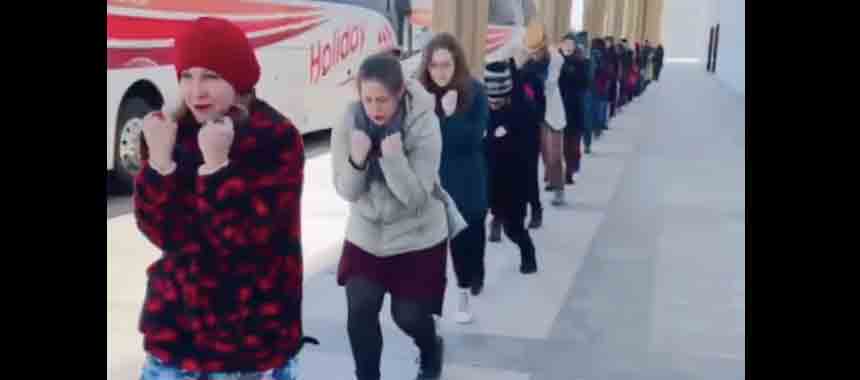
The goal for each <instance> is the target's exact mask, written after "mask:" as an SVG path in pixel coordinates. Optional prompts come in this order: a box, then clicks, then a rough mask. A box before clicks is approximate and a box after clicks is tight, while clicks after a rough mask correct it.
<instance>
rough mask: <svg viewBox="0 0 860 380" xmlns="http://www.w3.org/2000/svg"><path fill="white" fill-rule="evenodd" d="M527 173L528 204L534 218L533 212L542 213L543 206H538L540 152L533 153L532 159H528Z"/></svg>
mask: <svg viewBox="0 0 860 380" xmlns="http://www.w3.org/2000/svg"><path fill="white" fill-rule="evenodd" d="M529 159H530V162H529V163H528V165H529V173H528V179H527V181H528V203H529V204H530V205H531V210H532V213H531V215H532V216H534V214H535V210H538V212H541V211H543V206H541V204H540V184H541V181H540V152H535V154H534V156H533V157H531V156H530V157H529Z"/></svg>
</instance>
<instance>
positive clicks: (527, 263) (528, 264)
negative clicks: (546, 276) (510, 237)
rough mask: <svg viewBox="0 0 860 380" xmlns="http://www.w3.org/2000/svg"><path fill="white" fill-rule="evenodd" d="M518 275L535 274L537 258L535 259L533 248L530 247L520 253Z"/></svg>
mask: <svg viewBox="0 0 860 380" xmlns="http://www.w3.org/2000/svg"><path fill="white" fill-rule="evenodd" d="M520 255H521V256H520V260H521V264H520V273H522V274H531V273H535V272H537V258H536V257H535V251H534V247H533V246H530V247H529V248H526V249H525V250H524V251H522V252H520Z"/></svg>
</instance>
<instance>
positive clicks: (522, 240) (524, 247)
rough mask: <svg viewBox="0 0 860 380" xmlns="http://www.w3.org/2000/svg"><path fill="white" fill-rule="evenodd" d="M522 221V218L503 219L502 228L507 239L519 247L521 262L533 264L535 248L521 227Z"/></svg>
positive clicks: (527, 232)
mask: <svg viewBox="0 0 860 380" xmlns="http://www.w3.org/2000/svg"><path fill="white" fill-rule="evenodd" d="M524 219H525V218H524V217H521V218H515V217H512V218H509V219H505V220H504V221H503V223H504V224H502V228H503V229H504V231H505V235H508V238H509V239H511V241H512V242H514V243H515V244H516V245H517V246H518V247H520V259H521V260H522V262H523V263H528V262H535V260H536V258H535V246H534V243H532V238H531V236H529V231H528V230H527V229H525V227H524V226H523V224H524V222H525V221H524Z"/></svg>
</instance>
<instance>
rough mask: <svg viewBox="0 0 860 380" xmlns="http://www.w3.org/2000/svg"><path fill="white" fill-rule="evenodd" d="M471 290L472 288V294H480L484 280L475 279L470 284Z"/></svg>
mask: <svg viewBox="0 0 860 380" xmlns="http://www.w3.org/2000/svg"><path fill="white" fill-rule="evenodd" d="M471 290H472V295H473V296H477V295H478V294H481V291H482V290H484V282H483V281H475V282H474V283H473V284H472V289H471Z"/></svg>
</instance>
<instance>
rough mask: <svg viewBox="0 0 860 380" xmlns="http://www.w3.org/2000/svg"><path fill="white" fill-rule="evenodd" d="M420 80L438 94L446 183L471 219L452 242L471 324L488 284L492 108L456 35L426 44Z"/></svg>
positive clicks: (463, 316) (459, 316)
mask: <svg viewBox="0 0 860 380" xmlns="http://www.w3.org/2000/svg"><path fill="white" fill-rule="evenodd" d="M418 80H419V81H420V82H421V84H423V85H424V88H426V89H427V90H428V91H429V92H430V93H431V94H433V96H435V98H436V109H435V111H436V116H437V117H438V118H439V121H440V122H439V124H440V127H441V129H442V161H441V165H440V169H439V176H440V178H441V179H442V187H443V188H445V190H446V191H448V193H449V194H450V195H451V197H452V198H453V199H454V202H455V203H456V204H457V208H458V209H459V210H460V212H461V213H462V214H463V216H464V218H465V219H466V222H467V223H468V227H466V229H465V230H463V231H462V232H461V233H460V234H459V235H457V237H455V238H454V239H452V240H451V258H452V259H453V262H454V273H455V275H456V277H457V287H458V289H459V294H458V297H459V298H458V303H457V312H456V313H455V314H454V320H455V321H456V322H458V323H469V322H471V321H472V318H473V316H472V311H471V308H470V307H469V294H470V293H471V294H472V295H474V296H477V295H478V294H480V293H481V289H483V287H484V250H485V247H486V243H487V240H486V238H487V237H486V227H485V226H484V223H485V220H486V218H487V207H488V204H487V203H488V201H487V196H488V195H487V163H486V161H485V155H484V153H485V152H484V140H483V139H484V133H485V131H486V128H487V120H488V118H489V112H490V110H489V108H488V106H487V96H486V94H485V93H484V86H483V85H482V84H481V82H479V81H477V80H475V79H474V78H472V76H471V75H470V74H469V68H468V66H466V56H465V54H464V53H463V48H462V47H461V46H460V43H459V42H457V40H456V38H454V36H452V35H451V34H448V33H440V34H437V35H436V36H435V37H433V39H431V40H430V42H429V43H428V44H427V46H426V47H425V48H424V53H423V55H422V60H421V65H420V68H419V70H418Z"/></svg>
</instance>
